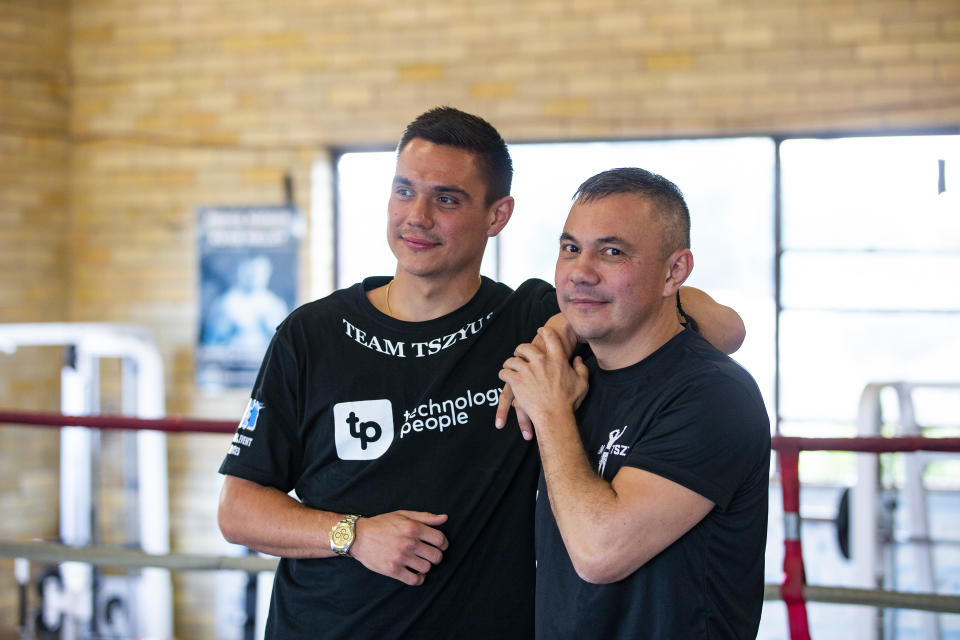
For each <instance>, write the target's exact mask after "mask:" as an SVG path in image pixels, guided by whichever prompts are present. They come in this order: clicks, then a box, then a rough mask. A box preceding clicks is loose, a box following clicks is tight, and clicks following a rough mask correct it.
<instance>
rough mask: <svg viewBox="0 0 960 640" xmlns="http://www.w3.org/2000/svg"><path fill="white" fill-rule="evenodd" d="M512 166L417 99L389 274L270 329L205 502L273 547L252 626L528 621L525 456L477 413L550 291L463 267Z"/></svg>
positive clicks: (551, 297)
mask: <svg viewBox="0 0 960 640" xmlns="http://www.w3.org/2000/svg"><path fill="white" fill-rule="evenodd" d="M511 177H512V166H511V162H510V156H509V154H508V152H507V148H506V145H505V144H504V142H503V140H502V138H501V137H500V135H499V134H498V133H497V132H496V130H495V129H494V128H493V127H491V126H490V125H489V124H488V123H486V122H485V121H483V120H482V119H480V118H477V117H475V116H471V115H469V114H465V113H463V112H460V111H457V110H456V109H451V108H439V109H434V110H432V111H429V112H427V113H425V114H423V115H421V116H420V117H418V118H417V119H416V120H414V121H413V122H412V123H411V124H410V125H409V126H408V127H407V130H406V131H405V133H404V135H403V137H402V139H401V140H400V144H399V146H398V156H397V171H396V176H395V178H394V181H393V188H392V192H391V195H390V200H389V205H388V224H387V234H388V240H389V243H390V247H391V249H392V250H393V252H394V254H395V255H396V258H397V270H396V274H395V276H394V277H393V278H392V279H390V278H386V277H377V278H368V279H366V280H365V281H364V282H362V283H359V284H357V285H354V286H353V287H350V288H348V289H344V290H341V291H337V292H335V293H333V294H331V295H330V296H328V297H326V298H324V299H322V300H319V301H316V302H312V303H309V304H306V305H304V306H303V307H301V308H300V309H297V310H296V311H294V312H293V313H292V314H290V316H289V317H288V318H287V319H286V320H285V321H284V322H283V323H282V324H281V325H280V327H279V328H278V329H277V333H276V335H275V336H274V338H273V341H272V343H271V346H270V349H269V350H268V352H267V354H266V356H265V357H264V361H263V365H262V367H261V370H260V373H259V375H258V379H257V382H256V384H255V387H254V392H253V398H252V399H251V402H250V405H249V408H248V411H247V414H246V416H245V417H244V419H243V420H242V421H241V424H240V427H239V428H238V430H237V435H236V437H235V438H234V443H233V446H232V447H231V450H230V453H229V454H228V455H227V456H226V459H225V460H224V462H223V464H222V466H221V468H220V470H221V472H222V473H224V474H226V475H227V478H226V479H225V482H224V485H223V490H222V492H221V502H220V509H219V514H218V516H219V523H220V527H221V530H222V531H223V533H224V536H225V537H226V538H227V539H228V540H230V541H232V542H236V543H240V544H244V545H246V546H248V547H251V548H253V549H256V550H259V551H263V552H266V553H270V554H273V555H277V556H281V558H282V559H281V561H280V565H279V568H278V569H277V575H276V579H275V582H274V592H273V598H272V601H271V605H270V614H269V618H268V621H267V637H268V638H284V639H288V638H316V637H318V636H322V637H325V638H358V637H359V638H453V637H457V638H528V637H530V635H531V634H532V631H533V589H534V573H533V567H534V560H533V496H534V492H535V489H536V478H537V473H538V472H537V465H538V461H537V454H536V450H535V449H534V448H533V447H532V446H530V445H529V444H527V443H525V442H523V441H522V440H521V439H520V437H519V436H518V435H517V433H516V429H511V430H508V431H510V432H500V431H496V430H494V429H492V428H490V425H491V424H492V423H493V420H494V414H495V409H496V405H497V401H498V398H499V395H500V383H499V380H498V379H497V372H498V370H499V368H500V363H502V362H503V359H504V358H506V357H507V356H509V354H510V353H511V352H512V351H513V349H514V347H516V345H517V344H519V343H521V342H525V341H527V340H530V339H531V338H532V337H533V336H534V332H535V331H536V329H537V327H539V326H541V325H543V324H544V323H545V322H547V321H548V320H549V319H550V318H551V316H554V315H555V314H557V312H558V307H557V303H556V296H555V293H554V290H553V288H552V287H550V286H549V285H548V284H546V283H543V282H539V281H529V282H527V283H525V284H523V285H522V286H521V287H520V288H519V289H518V290H517V291H515V292H514V291H511V290H510V289H509V288H508V287H506V286H505V285H502V284H499V283H496V282H493V281H490V280H488V279H483V278H481V277H480V276H479V270H480V262H481V258H482V255H483V251H484V248H485V246H486V241H487V239H488V238H490V237H493V236H495V235H497V234H498V233H499V232H500V230H501V229H503V227H504V225H505V224H506V223H507V221H508V220H509V219H510V216H511V214H512V212H513V199H512V198H511V197H510V195H509V194H510V182H511ZM684 302H686V300H684ZM708 306H710V307H711V312H712V311H716V309H712V307H716V308H717V309H720V312H721V314H723V313H724V311H723V309H724V308H721V307H720V306H719V305H716V304H715V303H714V304H712V305H708ZM729 313H731V314H733V312H732V311H729ZM733 318H734V320H733V321H732V322H731V324H733V325H736V324H737V320H738V316H736V314H733ZM557 321H560V316H557V318H556V319H555V320H554V322H557ZM291 490H295V491H296V495H297V498H299V499H294V498H292V497H290V496H289V495H288V492H289V491H291ZM341 556H346V557H341Z"/></svg>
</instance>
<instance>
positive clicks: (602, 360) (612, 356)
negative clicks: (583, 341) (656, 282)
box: [587, 304, 683, 370]
mask: <svg viewBox="0 0 960 640" xmlns="http://www.w3.org/2000/svg"><path fill="white" fill-rule="evenodd" d="M681 331H683V325H681V324H680V322H679V321H678V320H677V314H676V311H675V307H673V306H672V304H671V305H664V306H663V307H662V308H661V309H660V311H659V312H658V314H657V316H656V317H654V318H652V319H651V322H650V323H647V324H646V325H644V326H643V327H642V328H640V329H639V330H638V331H636V332H635V333H634V334H633V335H632V336H629V337H627V338H626V339H621V340H616V341H610V342H607V341H591V340H587V343H588V344H589V345H590V350H591V351H593V355H594V356H595V357H596V359H597V364H598V365H599V366H600V368H601V369H605V370H614V369H623V368H626V367H629V366H631V365H634V364H636V363H638V362H640V361H641V360H643V359H645V358H646V357H647V356H649V355H650V354H652V353H653V352H654V351H656V350H657V349H659V348H660V347H662V346H663V345H665V344H667V343H668V342H669V341H670V340H671V339H672V338H673V337H674V336H675V335H677V334H678V333H680V332H681Z"/></svg>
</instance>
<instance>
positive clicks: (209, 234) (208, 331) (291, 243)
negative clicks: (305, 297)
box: [196, 206, 302, 390]
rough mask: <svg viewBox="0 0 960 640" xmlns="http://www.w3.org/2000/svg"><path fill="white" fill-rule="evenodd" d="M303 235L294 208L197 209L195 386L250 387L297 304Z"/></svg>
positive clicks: (220, 387)
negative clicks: (197, 306) (197, 269)
mask: <svg viewBox="0 0 960 640" xmlns="http://www.w3.org/2000/svg"><path fill="white" fill-rule="evenodd" d="M301 235H302V221H301V219H300V217H299V215H298V214H297V211H296V209H294V208H293V207H288V206H276V207H270V206H264V207H205V208H201V209H199V211H198V214H197V242H198V256H199V263H200V264H199V276H200V283H199V285H200V286H199V287H198V290H199V295H200V301H199V302H200V304H199V308H200V313H199V327H198V333H197V336H198V337H197V349H196V382H197V385H198V386H199V387H201V388H204V389H208V390H215V389H222V388H244V387H246V388H250V387H252V385H253V383H254V380H255V379H256V375H257V370H258V369H259V367H260V360H261V359H262V358H263V354H264V352H265V351H266V349H267V345H269V343H270V339H271V338H272V337H273V333H274V330H275V329H276V327H277V325H278V324H280V322H281V321H282V320H283V319H284V318H285V317H286V316H287V314H288V313H290V311H291V310H292V309H293V306H294V304H295V303H296V299H297V264H298V247H299V241H300V236H301Z"/></svg>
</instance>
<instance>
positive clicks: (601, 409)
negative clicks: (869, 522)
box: [536, 329, 770, 640]
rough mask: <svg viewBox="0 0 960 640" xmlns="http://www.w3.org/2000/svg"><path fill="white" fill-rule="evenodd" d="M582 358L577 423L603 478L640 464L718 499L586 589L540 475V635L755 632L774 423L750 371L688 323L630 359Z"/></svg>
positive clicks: (725, 635)
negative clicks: (654, 548)
mask: <svg viewBox="0 0 960 640" xmlns="http://www.w3.org/2000/svg"><path fill="white" fill-rule="evenodd" d="M587 364H588V367H589V368H590V390H589V392H588V394H587V397H586V398H585V400H584V402H583V404H582V405H581V407H580V409H579V410H578V412H577V424H578V425H579V430H580V436H581V438H582V440H583V444H584V447H585V449H586V452H587V456H588V458H589V459H590V462H591V464H592V465H593V468H594V469H595V470H597V472H598V473H599V475H601V476H602V477H603V478H604V479H606V480H612V479H613V477H614V476H616V474H617V472H618V471H619V470H620V469H621V468H622V467H623V466H629V467H635V468H638V469H643V470H645V471H649V472H651V473H655V474H657V475H659V476H662V477H664V478H667V479H668V480H672V481H673V482H676V483H678V484H681V485H683V486H684V487H686V488H688V489H691V490H692V491H695V492H697V493H699V494H700V495H702V496H704V497H706V498H708V499H710V500H711V501H713V502H714V503H715V505H716V506H715V507H714V508H713V510H712V511H711V512H710V513H709V514H708V515H707V516H706V517H705V518H704V519H703V520H701V521H700V523H698V524H697V525H696V526H694V528H693V529H691V530H690V531H689V532H687V533H686V534H685V535H683V536H682V537H681V538H680V539H679V540H677V541H676V542H674V543H673V544H672V545H670V546H669V547H667V548H666V549H664V550H663V551H662V552H661V553H660V554H659V555H657V556H656V557H654V558H653V559H651V560H650V561H648V562H647V563H646V564H645V565H644V566H642V567H640V568H639V569H638V570H637V571H635V572H634V573H632V574H631V575H629V576H628V577H626V578H624V579H623V580H620V581H618V582H614V583H611V584H600V585H597V584H590V583H587V582H585V581H583V580H582V579H580V577H579V576H577V574H576V571H575V570H574V568H573V564H572V563H571V561H570V557H569V555H568V554H567V552H566V549H565V547H564V545H563V539H562V538H561V537H560V532H559V530H558V529H557V525H556V520H555V519H554V517H553V513H552V512H551V510H550V503H549V498H548V495H547V489H546V484H545V482H544V479H543V476H542V474H541V478H540V491H539V494H538V497H537V516H536V538H537V562H538V568H537V597H536V631H537V632H536V636H537V638H542V639H544V640H548V639H549V640H555V639H562V638H657V639H663V640H672V639H675V638H754V637H756V634H757V628H758V625H759V622H760V610H761V607H762V605H763V556H764V547H765V545H766V533H767V499H768V498H767V496H768V489H767V486H768V475H769V464H770V430H769V429H770V427H769V420H768V417H767V412H766V409H765V408H764V405H763V399H762V398H761V396H760V392H759V390H758V389H757V386H756V383H755V382H754V380H753V378H751V377H750V374H748V373H747V372H746V371H744V370H743V369H742V368H741V367H740V366H739V365H737V364H736V363H735V362H734V361H733V360H731V359H730V358H728V357H727V356H725V355H723V354H722V353H720V352H719V351H717V350H716V349H714V348H713V347H712V346H710V345H709V344H708V343H707V342H706V341H705V340H704V339H703V338H701V337H700V336H699V335H697V334H696V333H694V332H692V331H691V330H689V329H686V330H684V331H682V332H681V333H679V334H677V335H676V336H675V337H674V338H673V339H671V340H670V341H669V342H668V343H667V344H665V345H664V346H663V347H661V348H660V349H659V350H657V351H656V352H654V353H653V354H651V355H650V356H648V357H647V358H645V359H644V360H642V361H640V362H639V363H637V364H635V365H633V366H630V367H626V368H624V369H619V370H615V371H603V370H600V369H599V368H598V367H597V366H596V361H595V360H592V359H588V362H587ZM597 553H604V550H603V549H597Z"/></svg>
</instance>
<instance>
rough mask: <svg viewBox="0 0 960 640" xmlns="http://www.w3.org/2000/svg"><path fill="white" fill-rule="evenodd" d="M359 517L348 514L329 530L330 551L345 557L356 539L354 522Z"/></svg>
mask: <svg viewBox="0 0 960 640" xmlns="http://www.w3.org/2000/svg"><path fill="white" fill-rule="evenodd" d="M359 519H360V516H358V515H356V514H350V515H347V516H344V517H343V518H341V519H340V521H339V522H337V524H335V525H333V528H332V529H330V534H329V538H330V549H331V550H332V551H333V552H334V553H336V554H337V555H341V556H346V555H348V554H349V553H350V548H351V547H352V546H353V543H354V542H355V541H356V539H357V533H356V522H357V520H359Z"/></svg>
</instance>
